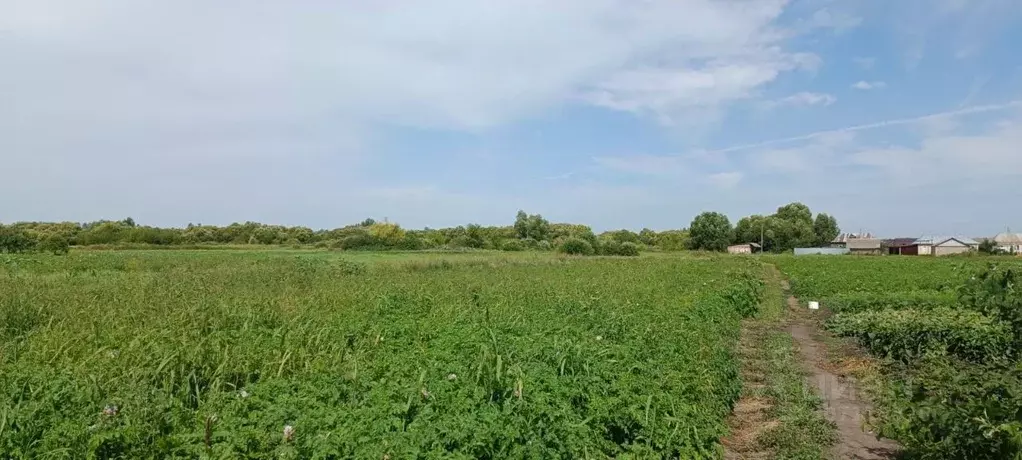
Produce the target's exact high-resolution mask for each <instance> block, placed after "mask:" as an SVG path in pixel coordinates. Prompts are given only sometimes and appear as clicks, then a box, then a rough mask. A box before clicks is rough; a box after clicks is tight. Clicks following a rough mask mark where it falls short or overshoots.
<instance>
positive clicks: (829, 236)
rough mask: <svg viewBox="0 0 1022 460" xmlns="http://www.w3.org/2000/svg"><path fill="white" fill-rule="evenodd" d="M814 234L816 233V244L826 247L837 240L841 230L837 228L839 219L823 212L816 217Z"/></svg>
mask: <svg viewBox="0 0 1022 460" xmlns="http://www.w3.org/2000/svg"><path fill="white" fill-rule="evenodd" d="M813 232H814V233H816V244H818V245H820V246H826V245H828V244H830V242H831V241H834V238H837V235H838V234H839V233H841V229H840V228H838V226H837V219H835V218H834V217H833V216H831V215H830V214H825V213H822V212H821V213H819V214H817V215H816V221H814V222H813Z"/></svg>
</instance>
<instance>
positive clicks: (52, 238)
mask: <svg viewBox="0 0 1022 460" xmlns="http://www.w3.org/2000/svg"><path fill="white" fill-rule="evenodd" d="M39 250H40V251H45V252H52V253H53V254H55V255H63V254H67V253H68V252H70V250H71V242H70V241H69V240H68V239H67V237H65V236H61V235H57V234H52V235H47V236H46V237H45V238H43V239H42V240H41V241H39Z"/></svg>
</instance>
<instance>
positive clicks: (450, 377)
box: [447, 374, 458, 382]
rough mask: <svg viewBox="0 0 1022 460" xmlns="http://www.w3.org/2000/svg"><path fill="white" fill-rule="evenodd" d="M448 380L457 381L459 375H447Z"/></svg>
mask: <svg viewBox="0 0 1022 460" xmlns="http://www.w3.org/2000/svg"><path fill="white" fill-rule="evenodd" d="M447 380H450V381H452V382H453V381H455V380H458V375H457V374H447Z"/></svg>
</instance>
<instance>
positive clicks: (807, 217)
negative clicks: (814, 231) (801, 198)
mask: <svg viewBox="0 0 1022 460" xmlns="http://www.w3.org/2000/svg"><path fill="white" fill-rule="evenodd" d="M774 216H775V217H777V218H778V219H784V220H786V221H788V222H804V223H807V224H809V225H812V224H813V212H812V211H811V210H809V206H806V205H804V204H802V203H799V202H795V203H789V204H786V205H784V206H781V207H779V208H777V212H776V213H774Z"/></svg>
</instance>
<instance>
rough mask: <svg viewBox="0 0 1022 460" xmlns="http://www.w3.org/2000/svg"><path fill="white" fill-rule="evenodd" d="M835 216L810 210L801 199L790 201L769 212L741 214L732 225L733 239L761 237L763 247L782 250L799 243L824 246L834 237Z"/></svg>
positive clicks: (749, 239)
mask: <svg viewBox="0 0 1022 460" xmlns="http://www.w3.org/2000/svg"><path fill="white" fill-rule="evenodd" d="M839 232H840V229H839V228H838V224H837V219H835V218H834V217H833V216H830V215H829V214H824V213H820V214H817V215H816V219H815V220H813V214H812V211H811V210H810V209H809V207H808V206H806V205H804V204H802V203H790V204H787V205H784V206H781V207H780V208H777V212H776V213H775V214H773V215H770V216H762V215H752V216H748V217H743V218H742V219H740V220H739V221H738V224H737V225H736V226H735V239H734V241H735V242H736V243H739V244H740V243H753V242H759V241H761V239H762V241H763V250H764V251H772V252H785V251H790V250H792V249H794V248H799V247H814V246H826V245H827V244H828V243H830V242H831V241H833V240H834V238H836V237H837V235H838V233H839Z"/></svg>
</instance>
